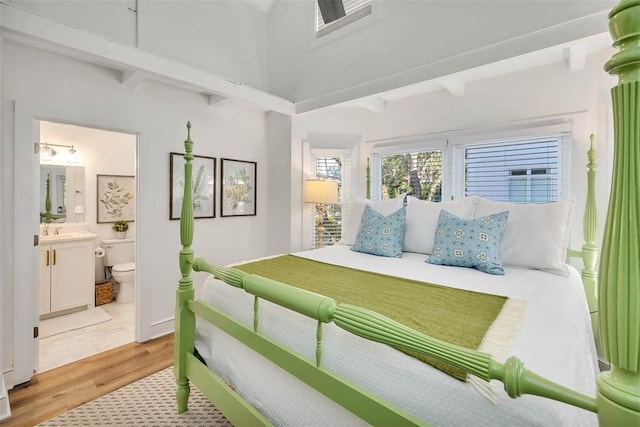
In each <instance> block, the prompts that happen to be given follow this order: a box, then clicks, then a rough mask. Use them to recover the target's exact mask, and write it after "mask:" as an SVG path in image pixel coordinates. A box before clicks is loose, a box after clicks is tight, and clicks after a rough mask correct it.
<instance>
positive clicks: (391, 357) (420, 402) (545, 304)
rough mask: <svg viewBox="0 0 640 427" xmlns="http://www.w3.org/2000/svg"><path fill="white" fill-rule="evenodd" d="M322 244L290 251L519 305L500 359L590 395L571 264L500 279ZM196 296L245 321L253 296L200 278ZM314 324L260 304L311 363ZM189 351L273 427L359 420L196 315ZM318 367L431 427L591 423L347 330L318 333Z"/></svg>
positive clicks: (590, 369)
mask: <svg viewBox="0 0 640 427" xmlns="http://www.w3.org/2000/svg"><path fill="white" fill-rule="evenodd" d="M349 248H350V247H349V246H341V245H336V246H331V247H328V248H323V249H319V250H313V251H308V252H302V253H297V254H296V255H299V256H304V257H307V258H310V259H314V260H319V261H324V262H329V263H333V264H337V265H344V266H350V267H353V268H358V269H363V270H369V271H374V272H380V273H385V274H391V275H396V276H401V277H406V278H410V279H415V280H422V281H426V282H430V283H437V284H446V285H448V286H452V287H456V288H460V289H469V290H475V291H479V292H485V293H492V294H497V295H504V296H508V297H510V298H514V299H521V300H526V301H527V303H526V304H527V309H526V312H525V315H524V320H523V324H522V328H521V330H520V332H519V334H518V336H517V338H516V340H515V343H514V344H513V348H512V349H511V350H510V351H508V353H507V355H516V356H518V357H519V358H520V359H521V360H522V361H523V362H524V364H525V367H527V368H528V369H531V370H533V371H535V372H536V373H538V374H541V375H543V376H544V377H546V378H548V379H550V380H552V381H555V382H557V383H559V384H562V385H564V386H567V387H569V388H572V389H574V390H578V391H580V392H582V393H584V394H587V395H589V396H594V395H595V377H596V372H597V357H596V354H595V346H594V344H593V339H592V332H591V323H590V318H589V313H588V309H587V304H586V299H585V296H584V291H583V288H582V282H581V280H580V275H579V274H578V272H577V271H576V270H575V269H574V268H572V267H569V269H570V275H569V277H568V278H566V277H560V276H556V275H553V274H550V273H546V272H542V271H535V270H525V269H516V268H505V275H504V276H493V275H489V274H485V273H482V272H480V271H477V270H474V269H469V268H459V267H445V266H437V265H431V264H427V263H425V262H424V259H425V257H426V256H425V255H422V254H414V253H404V254H403V257H402V258H383V257H377V256H372V255H366V254H361V253H357V252H353V251H351V250H350V249H349ZM201 298H202V299H203V300H204V301H206V302H207V303H209V304H211V305H212V306H214V307H217V308H219V309H221V310H222V311H224V312H226V313H228V314H230V315H233V316H234V317H236V318H238V319H239V320H241V321H242V322H244V323H245V324H246V325H248V326H249V325H252V318H253V296H251V295H249V294H247V293H245V292H244V291H242V290H239V289H237V288H234V287H232V286H229V285H226V284H224V283H222V282H219V281H218V280H213V279H208V280H207V281H206V283H205V284H204V285H203V289H202V295H201ZM315 328H316V322H315V321H314V320H312V319H309V318H306V317H304V316H302V315H299V314H297V313H294V312H291V311H289V310H286V309H283V308H281V307H276V306H275V305H273V304H271V303H269V302H267V301H261V302H260V330H261V332H262V333H264V334H266V335H268V336H270V337H272V338H274V339H276V340H278V341H280V342H282V343H284V344H286V345H287V346H288V347H290V348H291V349H293V350H294V351H296V352H298V353H300V354H303V355H304V356H306V357H308V358H309V359H310V360H314V354H315ZM196 347H197V349H198V351H199V352H200V354H201V355H202V356H203V358H204V359H205V361H206V362H207V365H208V366H209V367H210V368H211V369H213V370H214V371H215V372H216V373H217V374H218V375H220V376H221V377H222V378H224V379H226V380H228V381H230V382H231V383H232V384H233V385H234V387H235V388H236V390H237V391H238V392H239V393H240V394H241V395H243V397H244V398H245V399H246V400H248V401H249V402H250V403H251V404H252V405H253V406H255V407H256V408H258V409H259V410H260V411H261V412H262V413H263V414H264V415H265V416H266V417H267V418H269V419H270V420H271V421H272V422H273V423H274V424H276V425H290V426H302V425H350V426H351V425H359V424H362V421H361V420H359V419H357V418H355V417H354V416H353V415H352V414H350V413H348V412H347V411H345V410H344V409H343V408H341V407H340V406H338V405H337V404H335V403H334V402H332V401H331V400H330V399H328V398H326V397H324V396H323V395H321V394H320V393H318V392H316V391H315V390H313V389H311V388H310V387H308V386H306V385H305V384H303V383H302V382H300V381H299V380H298V379H296V378H294V377H293V376H291V375H289V374H288V373H286V372H284V371H283V370H281V369H280V368H278V367H275V366H274V365H273V364H271V363H270V362H269V361H267V360H266V359H264V358H263V357H262V356H260V355H258V354H256V353H254V352H253V351H251V350H250V349H248V348H246V347H245V346H244V345H242V344H240V343H238V342H237V341H235V340H233V339H232V338H230V337H229V336H228V335H226V334H225V333H223V332H221V331H220V330H218V329H217V328H215V327H213V326H211V325H208V324H206V323H205V322H202V321H200V320H198V322H197V327H196ZM322 361H323V367H325V368H327V369H330V370H332V371H335V372H336V373H338V374H340V375H342V376H344V377H346V378H348V379H349V380H351V381H353V382H354V383H356V384H358V385H360V386H361V387H363V388H364V389H367V390H369V391H371V392H373V393H374V394H376V395H379V396H381V397H383V398H384V399H386V400H388V401H390V402H392V403H394V404H396V405H397V406H398V407H400V408H402V409H404V410H406V411H407V412H409V413H411V414H413V415H415V416H417V417H418V418H420V419H423V420H425V421H426V422H428V423H429V424H432V425H436V426H437V425H441V426H470V425H473V426H500V425H502V426H515V425H518V426H527V425H532V426H533V425H535V426H583V425H584V426H587V425H597V419H596V416H595V415H594V414H592V413H590V412H588V411H585V410H582V409H577V408H574V407H571V406H569V405H565V404H562V403H559V402H554V401H551V400H548V399H543V398H540V397H536V396H523V397H521V398H519V399H517V400H512V399H510V398H509V397H508V396H507V395H506V393H505V392H504V391H503V390H502V386H501V384H500V383H499V382H497V381H494V383H495V384H494V389H496V390H497V391H496V394H497V403H492V402H490V401H489V400H487V399H486V398H484V397H482V396H481V395H480V394H479V393H478V391H477V390H476V389H475V388H474V387H473V386H471V384H469V383H465V382H461V381H458V380H455V379H453V378H451V377H449V376H448V375H446V374H444V373H442V372H441V371H439V370H437V369H434V368H432V367H431V366H429V365H427V364H425V363H422V362H420V361H418V360H417V359H415V358H413V357H410V356H408V355H406V354H404V353H402V352H399V351H396V350H394V349H392V348H391V347H388V346H386V345H383V344H378V343H374V342H369V341H367V340H364V339H362V338H359V337H356V336H353V335H351V334H349V333H347V332H345V331H343V330H341V329H339V328H338V327H336V326H335V325H333V324H330V325H326V326H325V329H324V335H323V359H322Z"/></svg>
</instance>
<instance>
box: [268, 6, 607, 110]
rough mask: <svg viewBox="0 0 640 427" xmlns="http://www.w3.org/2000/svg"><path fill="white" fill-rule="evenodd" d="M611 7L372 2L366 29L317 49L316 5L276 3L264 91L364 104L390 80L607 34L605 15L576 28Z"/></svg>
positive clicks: (398, 82) (411, 79)
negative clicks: (340, 95)
mask: <svg viewBox="0 0 640 427" xmlns="http://www.w3.org/2000/svg"><path fill="white" fill-rule="evenodd" d="M616 3H617V2H615V1H588V2H585V1H583V2H576V1H554V2H539V1H536V2H534V1H509V2H507V1H412V0H394V1H384V0H383V1H378V2H376V1H374V10H375V8H376V7H378V8H380V15H379V17H378V18H377V19H372V20H371V22H370V24H368V25H365V26H363V27H362V28H359V29H356V30H355V31H350V30H349V28H351V27H350V26H347V27H345V29H344V30H341V34H342V35H340V34H339V33H338V32H336V33H335V34H330V35H329V36H325V38H327V39H328V38H333V40H331V41H330V42H324V38H323V39H321V41H322V43H314V42H313V39H312V37H311V31H312V28H313V5H314V2H312V1H295V0H281V1H278V2H277V3H276V4H275V6H274V7H273V10H272V11H271V14H270V15H269V89H270V91H271V92H272V93H274V94H277V95H279V96H282V97H284V98H287V99H292V100H294V101H296V102H298V101H302V100H309V99H313V98H316V97H321V96H324V95H326V94H328V93H332V92H339V91H342V90H345V89H349V88H353V89H354V91H361V93H360V96H365V95H368V94H370V93H367V91H368V89H367V88H366V87H365V86H362V85H363V84H364V85H370V86H376V88H377V89H378V91H383V90H388V89H391V87H385V85H386V84H387V83H385V82H384V81H383V80H381V79H385V78H388V77H389V78H394V79H395V80H394V81H393V85H394V87H400V86H404V85H407V84H410V83H416V82H419V81H423V80H429V79H432V78H435V77H439V76H444V75H447V74H451V73H453V72H456V71H460V70H464V69H468V68H473V67H476V66H479V65H483V64H486V63H490V62H495V61H498V60H500V59H504V58H508V57H512V56H516V55H519V54H522V53H525V52H530V51H534V50H538V49H542V48H544V47H549V46H554V45H558V44H561V43H563V42H568V41H572V40H575V39H578V38H581V37H586V36H588V35H592V34H597V33H601V32H604V31H606V30H607V26H606V25H607V21H606V13H603V14H602V16H601V17H598V19H596V20H595V21H594V22H595V23H592V22H590V20H589V19H586V20H585V21H584V22H581V23H580V24H578V22H579V21H580V20H581V18H584V17H586V16H589V15H592V14H593V13H595V12H599V11H608V10H610V9H611V8H612V7H613V6H614V5H615V4H616ZM570 21H573V23H570V24H569V23H568V22H570ZM587 21H589V22H587ZM565 24H566V25H565ZM574 25H575V27H574ZM345 33H346V34H345ZM334 36H335V37H334Z"/></svg>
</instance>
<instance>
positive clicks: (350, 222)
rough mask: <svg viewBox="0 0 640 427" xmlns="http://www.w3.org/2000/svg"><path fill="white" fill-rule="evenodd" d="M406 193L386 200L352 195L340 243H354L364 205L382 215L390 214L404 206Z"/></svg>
mask: <svg viewBox="0 0 640 427" xmlns="http://www.w3.org/2000/svg"><path fill="white" fill-rule="evenodd" d="M405 196H406V194H400V195H399V196H398V197H396V198H394V199H387V200H375V201H373V200H369V199H365V198H364V197H357V196H356V197H352V198H351V202H350V204H349V217H348V219H347V224H346V226H345V227H344V228H343V229H342V238H341V239H340V241H339V242H338V244H341V245H355V243H356V237H357V236H358V230H360V220H361V219H362V212H364V207H365V206H366V205H369V206H371V207H372V208H373V210H374V211H376V212H378V213H381V214H382V215H384V216H388V215H391V214H392V213H394V212H395V211H397V210H398V209H400V208H401V207H403V206H404V198H405Z"/></svg>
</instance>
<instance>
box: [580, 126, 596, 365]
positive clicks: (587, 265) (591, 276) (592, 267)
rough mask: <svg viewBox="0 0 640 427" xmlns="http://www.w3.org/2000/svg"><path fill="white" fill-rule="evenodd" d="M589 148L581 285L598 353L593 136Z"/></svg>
mask: <svg viewBox="0 0 640 427" xmlns="http://www.w3.org/2000/svg"><path fill="white" fill-rule="evenodd" d="M589 139H590V140H591V147H590V148H589V151H588V152H587V157H588V159H589V162H588V163H587V202H586V206H585V209H584V218H583V220H582V229H583V235H584V244H583V245H582V261H583V264H584V268H583V269H582V283H583V284H584V289H585V293H586V295H587V304H588V305H589V313H591V327H592V329H593V334H594V336H595V339H596V346H597V347H598V353H600V339H599V338H598V337H599V334H598V328H599V326H598V270H597V264H598V246H597V245H596V230H597V227H598V213H597V210H596V189H595V186H596V150H595V149H594V148H593V142H594V140H595V135H593V134H591V135H590V136H589Z"/></svg>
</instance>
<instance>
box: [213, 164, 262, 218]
mask: <svg viewBox="0 0 640 427" xmlns="http://www.w3.org/2000/svg"><path fill="white" fill-rule="evenodd" d="M256 169H257V163H256V162H251V161H245V160H233V159H222V160H221V166H220V176H221V182H222V191H221V192H220V210H221V212H220V215H221V216H223V217H224V216H250V215H256V195H257V193H256Z"/></svg>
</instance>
